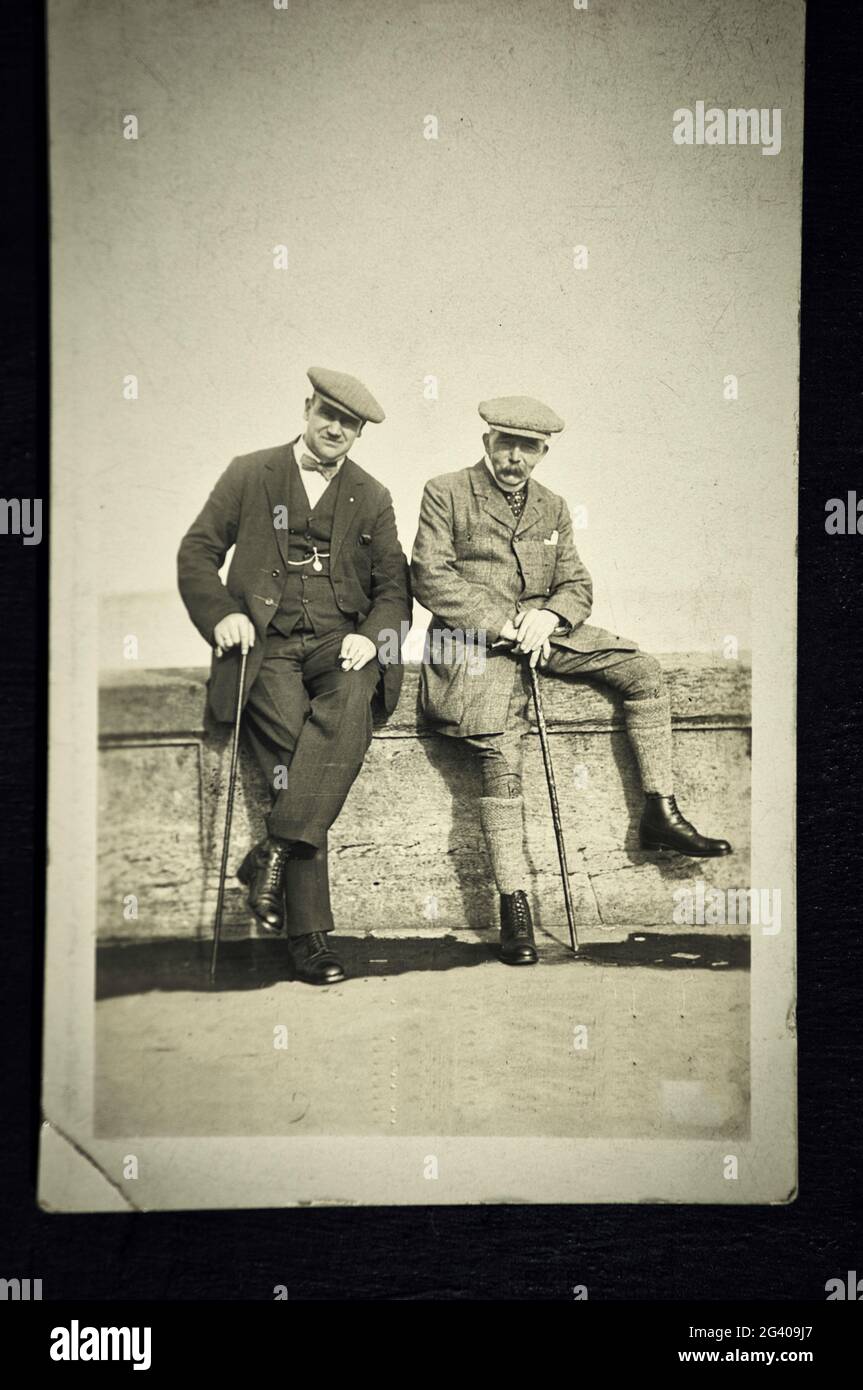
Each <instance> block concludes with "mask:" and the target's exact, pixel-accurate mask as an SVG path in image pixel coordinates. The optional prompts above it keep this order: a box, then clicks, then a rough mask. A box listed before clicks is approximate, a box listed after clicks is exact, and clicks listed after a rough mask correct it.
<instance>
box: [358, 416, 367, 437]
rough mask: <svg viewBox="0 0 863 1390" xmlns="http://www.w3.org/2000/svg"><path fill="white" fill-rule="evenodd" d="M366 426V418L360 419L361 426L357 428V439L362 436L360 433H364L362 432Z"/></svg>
mask: <svg viewBox="0 0 863 1390" xmlns="http://www.w3.org/2000/svg"><path fill="white" fill-rule="evenodd" d="M365 427H366V422H365V420H360V427H359V429H358V430H357V439H359V437H360V435H361V434H362V432H363V430H364V429H365Z"/></svg>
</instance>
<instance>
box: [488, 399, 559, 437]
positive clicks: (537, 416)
mask: <svg viewBox="0 0 863 1390" xmlns="http://www.w3.org/2000/svg"><path fill="white" fill-rule="evenodd" d="M479 413H480V415H481V416H482V418H483V419H484V420H485V422H486V424H487V425H491V427H492V429H493V430H505V431H506V433H507V434H526V435H527V436H528V438H529V439H547V438H548V436H549V435H550V434H557V433H558V431H559V430H562V429H563V421H562V420H561V418H560V416H559V415H555V413H554V411H553V410H551V409H550V407H549V406H547V405H543V403H542V401H535V400H533V398H532V397H531V396H498V397H497V399H496V400H493V401H480V403H479Z"/></svg>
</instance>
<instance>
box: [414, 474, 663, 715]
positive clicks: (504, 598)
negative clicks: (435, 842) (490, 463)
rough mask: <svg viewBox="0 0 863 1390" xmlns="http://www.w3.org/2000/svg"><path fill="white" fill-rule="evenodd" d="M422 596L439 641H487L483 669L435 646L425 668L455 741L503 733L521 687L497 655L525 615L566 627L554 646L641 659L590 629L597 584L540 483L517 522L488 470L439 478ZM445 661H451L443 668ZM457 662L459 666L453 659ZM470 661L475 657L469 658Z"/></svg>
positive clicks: (627, 644)
mask: <svg viewBox="0 0 863 1390" xmlns="http://www.w3.org/2000/svg"><path fill="white" fill-rule="evenodd" d="M411 578H412V587H413V592H414V595H415V597H416V598H417V599H418V600H419V602H420V603H421V604H423V605H424V607H426V608H428V609H429V610H430V611H431V613H432V620H431V624H430V626H429V638H430V639H433V637H434V633H435V632H440V633H443V632H445V631H446V630H449V631H450V632H451V633H454V632H462V633H465V632H468V631H471V630H472V631H473V632H481V633H484V634H485V643H486V651H485V661H484V667H482V666H481V665H480V663H477V662H476V661H471V660H470V659H467V657H466V654H465V648H464V647H463V646H462V647H459V645H458V644H457V643H456V644H453V645H452V646H451V647H450V649H449V651H448V650H447V647H446V644H444V643H443V642H441V641H438V642H435V641H434V640H430V641H429V643H428V650H427V659H425V660H424V662H423V669H422V680H421V691H422V693H421V699H422V707H423V713H424V715H425V717H426V718H427V719H429V720H430V721H431V722H432V723H434V724H436V725H437V727H438V729H439V731H440V732H441V733H445V734H451V735H455V736H456V737H462V738H464V737H473V736H476V735H479V734H496V733H502V732H503V731H504V729H505V728H506V719H507V712H508V708H509V699H510V694H511V691H512V687H513V678H514V674H515V673H514V671H513V658H512V656H510V655H508V654H507V653H506V652H505V651H501V650H500V649H499V651H498V652H497V653H492V651H491V644H492V643H493V642H495V641H496V640H497V639H498V638H499V637H500V632H501V628H502V627H503V626H504V624H505V622H506V621H507V619H512V618H514V617H515V615H516V613H517V611H518V610H519V609H522V608H550V609H552V610H553V611H554V612H555V613H557V614H559V616H560V618H561V619H562V625H561V626H562V629H563V630H562V631H561V632H559V633H557V634H555V635H554V636H553V637H552V638H551V641H552V643H553V644H554V645H556V646H561V647H566V648H569V649H570V650H571V651H575V652H597V651H613V650H617V649H622V650H627V651H637V650H638V644H637V643H636V642H632V641H629V640H628V639H627V638H623V637H618V636H617V635H616V634H615V633H612V632H607V631H606V630H605V629H604V628H600V627H593V626H591V625H589V624H588V623H586V622H585V619H586V618H587V617H588V616H589V615H590V611H591V605H592V601H593V585H592V583H591V578H590V575H589V574H588V572H587V570H586V568H585V566H584V565H583V564H582V562H581V559H580V558H579V554H578V551H577V550H576V548H575V543H574V541H573V535H572V519H571V517H570V513H569V508H568V507H567V505H566V502H565V501H564V500H563V498H562V497H558V496H557V494H556V493H554V492H551V491H550V490H549V489H548V488H546V487H543V486H542V484H541V483H538V482H537V481H536V479H535V478H531V479H530V480H529V482H528V484H527V502H526V504H525V508H524V511H523V512H522V515H521V517H520V518H519V520H518V521H516V519H515V517H514V516H513V513H512V511H511V510H510V507H509V503H508V502H507V500H506V498H505V496H504V495H503V493H502V491H501V489H500V488H498V487H496V486H495V484H494V482H493V480H492V478H491V476H490V474H489V472H488V469H487V468H486V465H485V462H484V461H483V460H480V462H479V463H477V464H475V465H474V466H473V467H471V468H463V469H461V470H460V471H459V472H457V473H445V474H443V475H442V476H441V477H438V478H432V479H431V480H430V481H429V482H428V483H427V484H426V487H425V491H424V493H423V499H422V506H421V509H420V520H419V529H418V531H417V537H416V541H415V542H414V549H413V556H412V561H411ZM440 654H443V655H444V658H445V659H443V660H440V659H435V656H436V655H438V656H439V655H440ZM453 654H455V658H456V659H452V657H453ZM468 656H469V649H468Z"/></svg>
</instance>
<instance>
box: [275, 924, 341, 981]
mask: <svg viewBox="0 0 863 1390" xmlns="http://www.w3.org/2000/svg"><path fill="white" fill-rule="evenodd" d="M289 942H290V949H291V962H292V964H293V967H294V978H295V979H297V980H304V981H305V983H306V984H307V985H337V984H338V983H339V981H340V980H344V979H345V978H346V976H345V970H344V966H343V965H342V963H341V961H340V960H339V958H338V956H337V955H336V953H335V951H334V950H333V949H332V947H331V946H330V944H329V942H328V941H327V933H326V932H322V931H310V932H304V934H303V935H302V936H292V937H289Z"/></svg>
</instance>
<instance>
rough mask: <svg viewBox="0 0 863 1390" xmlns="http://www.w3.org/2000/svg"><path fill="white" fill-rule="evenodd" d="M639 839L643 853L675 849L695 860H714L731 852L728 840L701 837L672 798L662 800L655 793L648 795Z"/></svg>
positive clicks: (662, 797) (667, 797) (662, 798)
mask: <svg viewBox="0 0 863 1390" xmlns="http://www.w3.org/2000/svg"><path fill="white" fill-rule="evenodd" d="M638 837H639V844H640V845H641V848H642V849H651V850H661V849H673V850H677V852H678V854H691V855H692V856H693V857H694V858H696V859H712V858H717V857H718V856H719V855H722V854H731V852H732V851H731V846H730V844H729V843H728V841H727V840H711V839H710V838H709V836H707V835H700V834H699V832H698V831H697V830H696V829H695V826H694V825H691V824H690V822H689V821H688V820H687V819H686V817H685V816H684V815H683V814H682V813H681V811H680V810H679V809H678V805H677V802H676V801H675V799H674V797H673V796H660V795H659V794H658V793H656V792H649V793H648V795H647V797H646V800H645V803H644V812H643V814H642V817H641V824H640V825H639V827H638Z"/></svg>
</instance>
